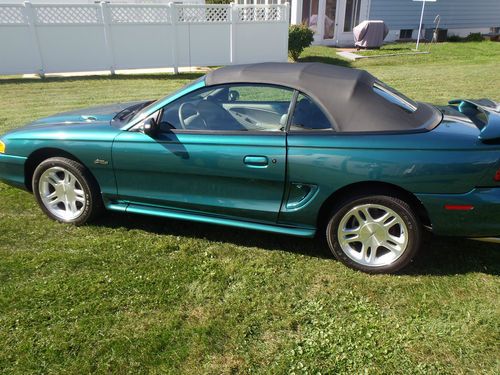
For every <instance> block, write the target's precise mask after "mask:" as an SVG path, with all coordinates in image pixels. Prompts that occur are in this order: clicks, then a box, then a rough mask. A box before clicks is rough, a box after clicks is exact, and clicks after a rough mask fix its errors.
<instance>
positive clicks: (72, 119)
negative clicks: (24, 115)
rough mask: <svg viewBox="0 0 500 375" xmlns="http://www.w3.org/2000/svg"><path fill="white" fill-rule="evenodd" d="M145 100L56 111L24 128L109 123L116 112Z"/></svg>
mask: <svg viewBox="0 0 500 375" xmlns="http://www.w3.org/2000/svg"><path fill="white" fill-rule="evenodd" d="M145 102H146V101H135V102H127V103H116V104H109V105H104V106H99V107H90V108H84V109H77V110H74V111H69V112H62V113H57V114H55V115H52V116H49V117H45V118H42V119H39V120H36V121H34V122H32V123H30V124H28V125H26V126H25V128H33V127H40V126H68V125H75V124H79V125H83V124H88V125H89V126H92V125H96V124H101V125H102V124H110V122H111V120H113V118H114V117H115V116H116V114H117V113H119V112H121V111H123V110H124V109H126V108H128V107H131V106H134V105H137V104H141V103H145Z"/></svg>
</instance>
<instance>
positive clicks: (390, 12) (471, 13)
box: [369, 0, 500, 35]
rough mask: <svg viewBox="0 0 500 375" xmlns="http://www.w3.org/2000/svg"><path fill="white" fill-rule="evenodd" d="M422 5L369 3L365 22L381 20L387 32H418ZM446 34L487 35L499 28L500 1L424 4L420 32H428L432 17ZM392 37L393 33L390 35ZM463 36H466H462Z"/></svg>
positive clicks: (398, 0) (388, 0)
mask: <svg viewBox="0 0 500 375" xmlns="http://www.w3.org/2000/svg"><path fill="white" fill-rule="evenodd" d="M421 9H422V3H421V2H419V1H411V0H371V4H370V13H369V19H371V20H379V19H380V20H383V21H384V22H385V23H386V24H387V26H388V27H389V29H390V30H400V29H414V30H415V31H416V30H418V23H419V21H420V12H421ZM438 14H439V15H440V16H441V24H440V27H441V28H443V29H449V32H448V34H464V33H466V32H472V31H481V30H485V31H487V30H488V29H489V28H490V27H498V26H500V0H437V2H428V3H426V4H425V13H424V20H423V24H424V26H423V27H424V28H432V27H433V26H434V24H433V21H434V18H435V17H436V15H438ZM391 34H393V33H391ZM466 35H467V34H466Z"/></svg>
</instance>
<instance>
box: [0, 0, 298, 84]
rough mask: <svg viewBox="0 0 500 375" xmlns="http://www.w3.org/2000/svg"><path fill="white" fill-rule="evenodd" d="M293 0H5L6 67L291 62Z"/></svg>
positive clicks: (18, 70) (0, 25)
mask: <svg viewBox="0 0 500 375" xmlns="http://www.w3.org/2000/svg"><path fill="white" fill-rule="evenodd" d="M288 20H289V17H288V4H269V5H239V4H231V5H198V4H173V3H170V4H116V3H114V4H110V3H104V2H103V3H99V4H31V3H29V2H25V3H24V4H0V74H25V73H35V74H41V75H43V74H45V73H62V72H80V71H103V70H110V71H111V72H114V71H115V70H117V69H141V68H142V69H144V68H166V67H173V68H174V69H175V70H177V68H178V67H181V66H211V65H228V64H244V63H252V62H263V61H286V60H287V50H288Z"/></svg>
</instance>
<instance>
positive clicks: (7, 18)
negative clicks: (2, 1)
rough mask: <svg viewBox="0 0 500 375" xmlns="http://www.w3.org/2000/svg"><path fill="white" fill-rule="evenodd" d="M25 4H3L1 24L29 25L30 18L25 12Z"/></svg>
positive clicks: (0, 8)
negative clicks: (28, 18) (27, 17)
mask: <svg viewBox="0 0 500 375" xmlns="http://www.w3.org/2000/svg"><path fill="white" fill-rule="evenodd" d="M23 9H24V6H16V5H11V6H1V5H0V25H27V24H28V20H27V19H26V17H25V16H24V13H23Z"/></svg>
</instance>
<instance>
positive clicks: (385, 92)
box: [373, 82, 417, 113]
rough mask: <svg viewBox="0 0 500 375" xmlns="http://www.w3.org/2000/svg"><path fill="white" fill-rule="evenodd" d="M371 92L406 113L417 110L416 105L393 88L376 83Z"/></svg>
mask: <svg viewBox="0 0 500 375" xmlns="http://www.w3.org/2000/svg"><path fill="white" fill-rule="evenodd" d="M373 91H374V92H375V93H376V94H378V95H380V96H381V97H383V98H384V99H385V100H387V101H388V102H391V103H392V104H395V105H397V106H398V107H400V108H401V109H403V110H404V111H406V112H408V113H413V112H415V111H416V110H417V103H415V102H414V101H413V100H411V99H409V98H407V97H406V96H404V95H403V94H401V93H399V92H397V91H396V90H394V89H393V88H391V87H389V86H387V85H384V84H383V83H379V82H376V83H374V84H373Z"/></svg>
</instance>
